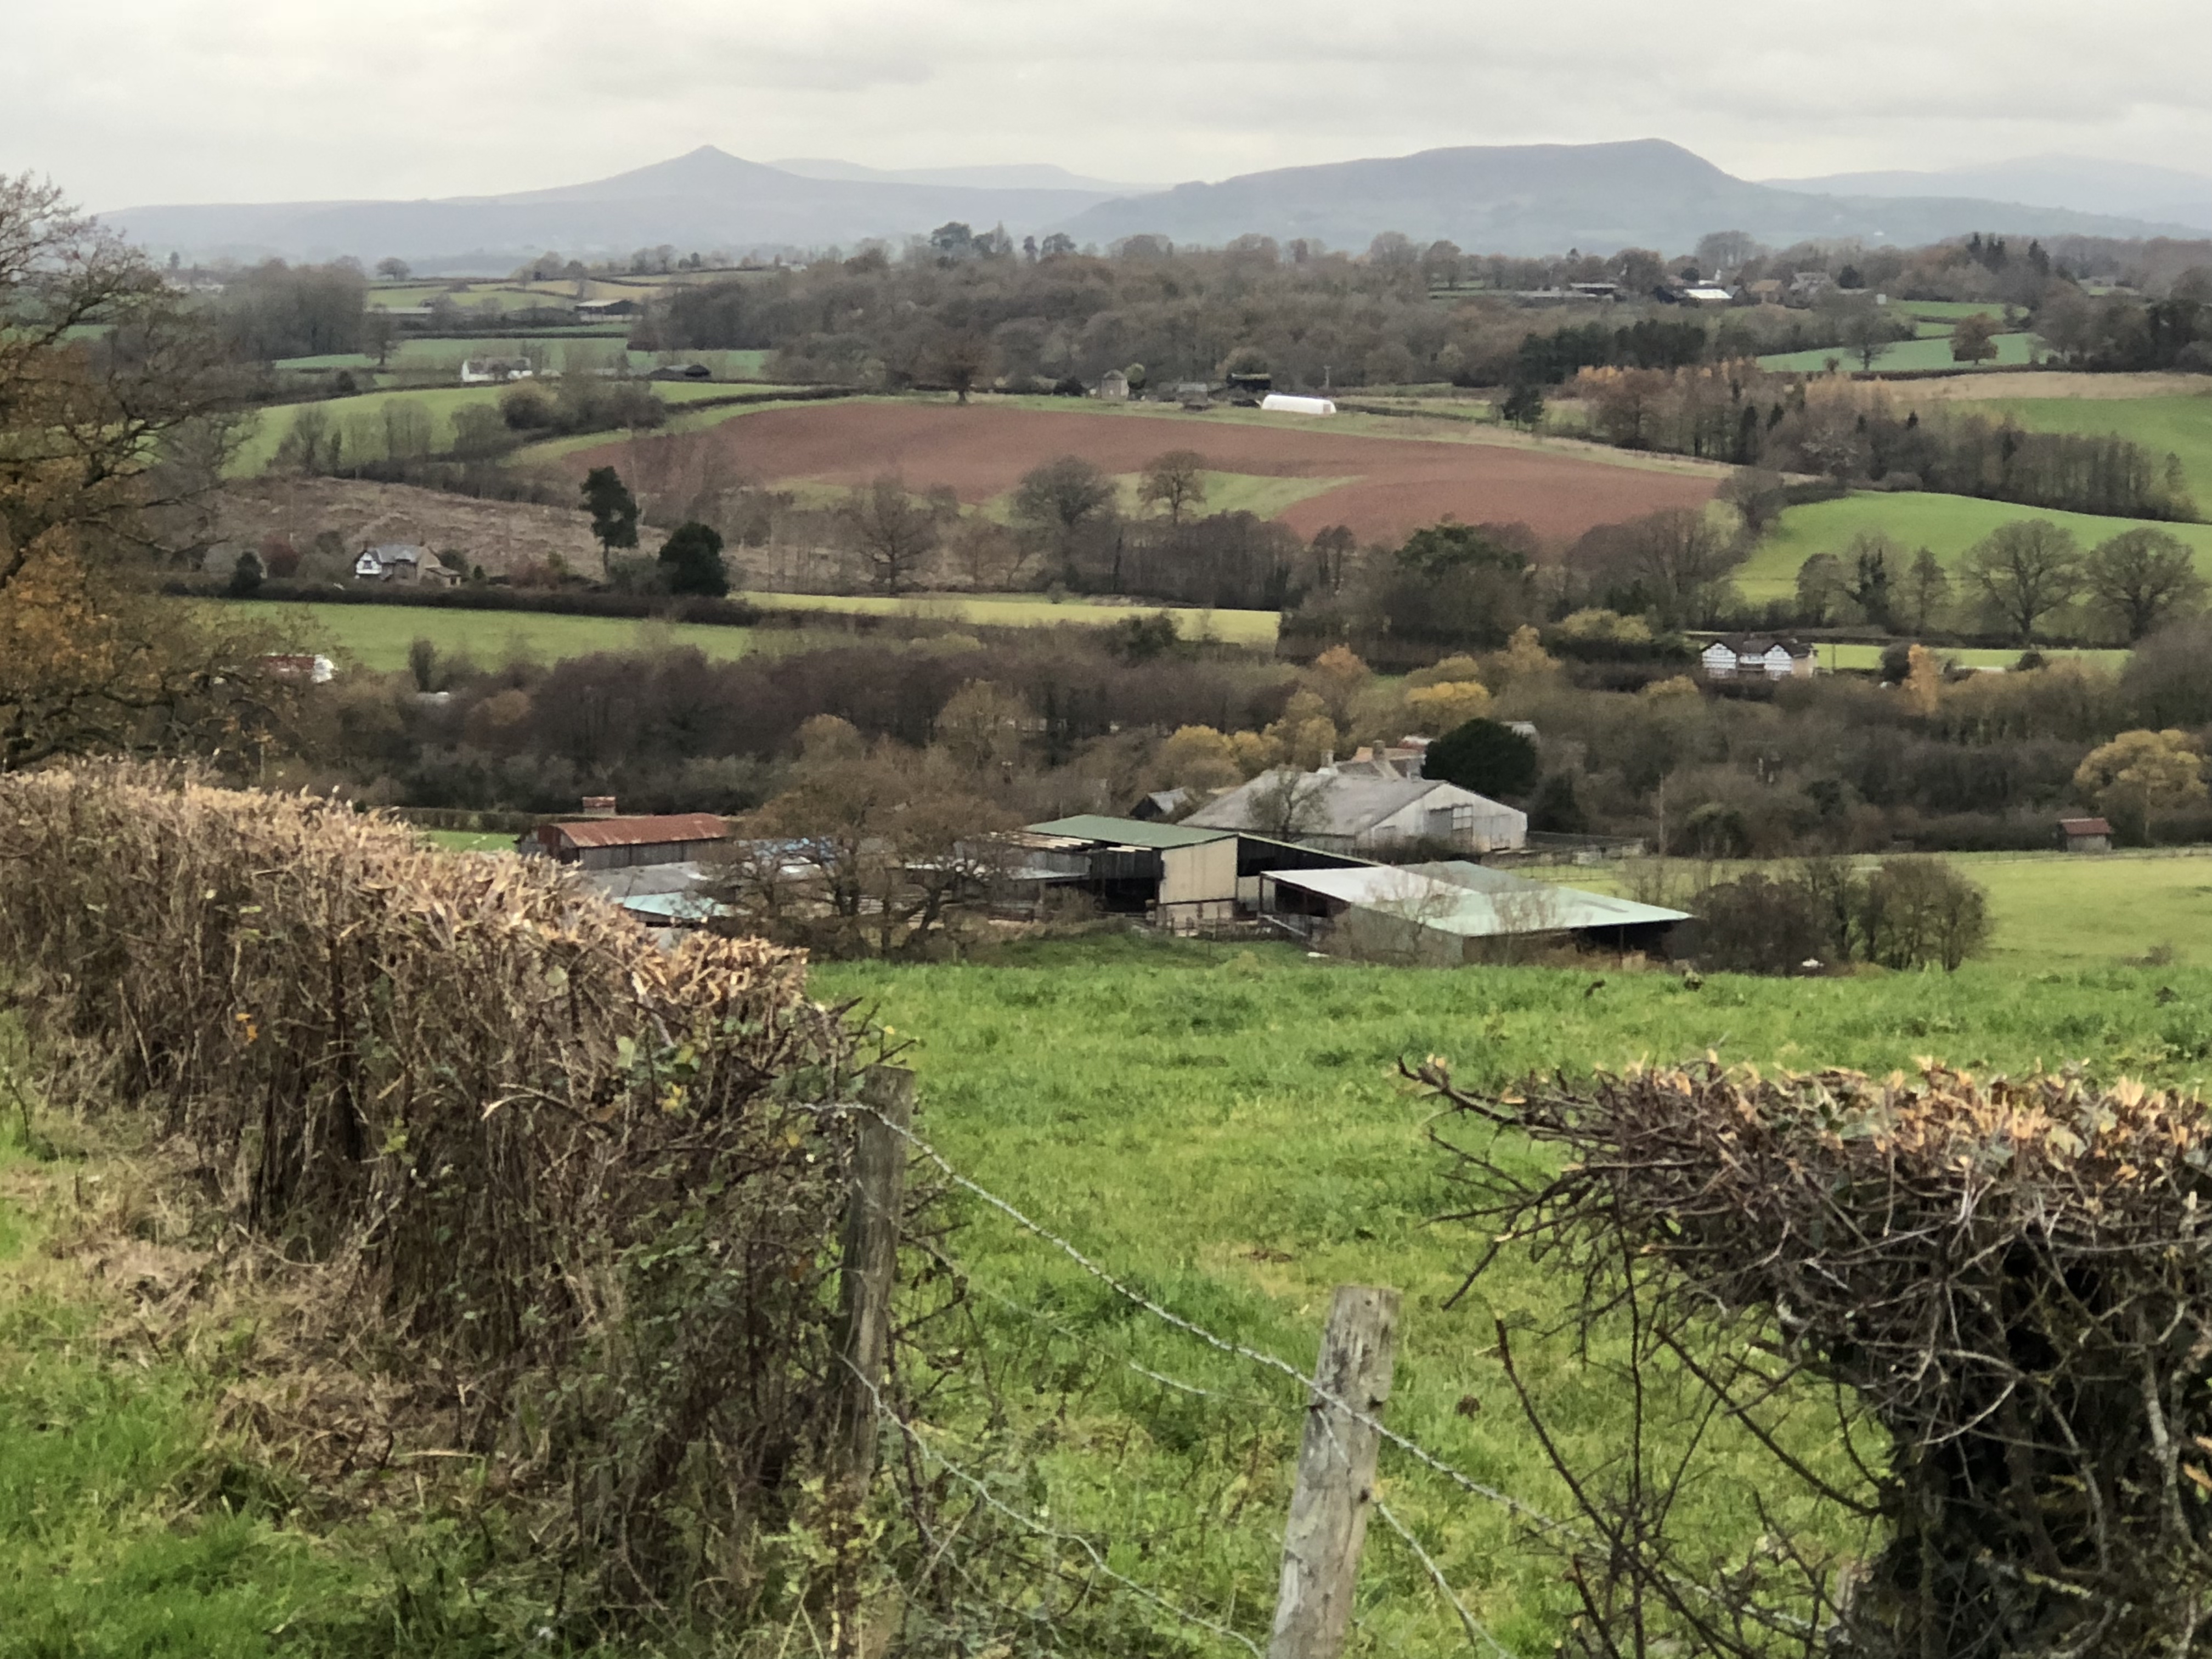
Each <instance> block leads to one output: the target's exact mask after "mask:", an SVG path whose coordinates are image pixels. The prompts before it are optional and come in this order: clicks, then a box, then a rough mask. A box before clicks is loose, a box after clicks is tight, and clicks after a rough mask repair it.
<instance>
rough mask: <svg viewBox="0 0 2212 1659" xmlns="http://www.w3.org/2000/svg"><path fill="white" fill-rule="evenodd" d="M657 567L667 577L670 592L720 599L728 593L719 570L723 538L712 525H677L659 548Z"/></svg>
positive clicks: (726, 582)
mask: <svg viewBox="0 0 2212 1659" xmlns="http://www.w3.org/2000/svg"><path fill="white" fill-rule="evenodd" d="M660 568H662V569H663V570H665V572H667V574H668V591H669V592H671V593H696V594H702V595H704V596H705V597H707V598H708V599H720V598H721V597H722V596H723V595H724V594H725V593H727V592H729V591H730V579H729V576H728V574H726V572H725V571H724V570H723V568H722V538H721V536H720V532H717V531H716V530H715V529H714V526H711V525H703V524H699V523H697V522H696V521H695V522H693V523H690V524H683V525H678V526H677V527H676V529H675V531H674V532H672V533H671V535H670V536H669V538H668V539H667V540H666V541H665V542H664V543H662V544H661V546H660Z"/></svg>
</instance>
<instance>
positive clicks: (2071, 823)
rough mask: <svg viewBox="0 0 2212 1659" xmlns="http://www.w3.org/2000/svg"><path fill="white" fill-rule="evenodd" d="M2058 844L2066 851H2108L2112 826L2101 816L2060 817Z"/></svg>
mask: <svg viewBox="0 0 2212 1659" xmlns="http://www.w3.org/2000/svg"><path fill="white" fill-rule="evenodd" d="M2058 845H2059V848H2060V849H2061V850H2062V851H2064V852H2068V853H2109V852H2111V851H2112V825H2111V823H2108V822H2106V820H2105V819H2103V818H2061V819H2059V820H2058Z"/></svg>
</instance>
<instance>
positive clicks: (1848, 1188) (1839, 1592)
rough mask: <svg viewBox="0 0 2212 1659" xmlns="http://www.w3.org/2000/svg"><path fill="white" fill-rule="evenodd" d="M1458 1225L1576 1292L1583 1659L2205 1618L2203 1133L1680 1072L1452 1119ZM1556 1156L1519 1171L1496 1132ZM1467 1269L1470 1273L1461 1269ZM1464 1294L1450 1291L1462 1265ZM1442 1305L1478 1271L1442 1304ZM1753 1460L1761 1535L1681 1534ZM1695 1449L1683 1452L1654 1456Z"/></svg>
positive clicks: (1987, 1088) (1998, 1093)
mask: <svg viewBox="0 0 2212 1659" xmlns="http://www.w3.org/2000/svg"><path fill="white" fill-rule="evenodd" d="M1419 1075H1420V1077H1421V1078H1422V1079H1423V1080H1424V1081H1425V1082H1426V1083H1428V1084H1429V1085H1431V1086H1432V1087H1433V1088H1435V1089H1436V1090H1437V1091H1440V1092H1441V1093H1442V1094H1443V1095H1444V1096H1445V1097H1446V1098H1447V1099H1448V1100H1449V1103H1451V1104H1452V1105H1453V1106H1454V1107H1455V1109H1456V1110H1457V1113H1458V1114H1459V1119H1460V1121H1461V1122H1462V1123H1463V1124H1480V1125H1486V1126H1488V1127H1489V1128H1490V1129H1491V1130H1493V1131H1494V1130H1498V1129H1503V1130H1506V1131H1510V1132H1511V1133H1508V1134H1505V1135H1503V1136H1501V1135H1498V1134H1497V1133H1482V1134H1480V1136H1479V1137H1478V1138H1477V1139H1476V1140H1474V1142H1471V1143H1470V1144H1468V1146H1465V1147H1464V1148H1462V1149H1461V1150H1460V1156H1461V1158H1462V1177H1463V1178H1464V1179H1465V1180H1466V1181H1467V1182H1468V1183H1469V1185H1470V1186H1471V1188H1472V1189H1473V1194H1474V1200H1473V1202H1472V1204H1471V1205H1470V1206H1469V1207H1468V1210H1467V1212H1466V1217H1467V1218H1469V1219H1472V1220H1474V1221H1475V1222H1477V1223H1478V1224H1479V1225H1480V1226H1481V1227H1482V1229H1483V1230H1484V1231H1485V1233H1486V1234H1487V1235H1488V1236H1490V1237H1492V1238H1493V1239H1494V1240H1495V1241H1496V1243H1495V1244H1494V1245H1493V1247H1492V1252H1493V1254H1494V1253H1495V1251H1496V1250H1497V1249H1507V1248H1525V1249H1531V1250H1533V1251H1534V1253H1535V1255H1536V1256H1537V1257H1538V1258H1539V1260H1540V1261H1543V1262H1545V1263H1546V1264H1547V1265H1548V1266H1549V1267H1551V1268H1552V1269H1553V1271H1555V1272H1557V1273H1559V1275H1560V1276H1561V1279H1562V1282H1563V1284H1564V1285H1571V1286H1575V1287H1577V1289H1578V1290H1579V1296H1578V1297H1577V1298H1575V1300H1574V1302H1573V1305H1572V1307H1571V1310H1570V1311H1569V1312H1568V1314H1567V1315H1566V1316H1565V1318H1566V1322H1567V1323H1568V1325H1569V1326H1570V1328H1572V1329H1574V1330H1576V1331H1577V1332H1579V1333H1580V1334H1582V1335H1583V1338H1584V1339H1585V1340H1587V1341H1589V1342H1590V1343H1591V1344H1592V1350H1591V1351H1592V1352H1593V1353H1595V1352H1598V1351H1599V1348H1600V1345H1602V1350H1603V1352H1607V1353H1609V1354H1612V1355H1613V1356H1616V1357H1617V1358H1616V1359H1615V1361H1613V1363H1616V1364H1618V1366H1619V1369H1620V1379H1621V1385H1622V1387H1623V1389H1624V1390H1625V1395H1624V1397H1626V1398H1630V1399H1632V1401H1633V1403H1634V1407H1635V1413H1636V1418H1635V1423H1634V1427H1633V1431H1632V1433H1630V1434H1629V1435H1627V1436H1626V1437H1623V1439H1622V1440H1621V1442H1620V1444H1619V1446H1618V1447H1617V1448H1616V1449H1615V1450H1614V1451H1613V1453H1612V1454H1610V1455H1608V1457H1607V1461H1606V1462H1605V1464H1604V1466H1603V1467H1577V1462H1576V1460H1575V1459H1573V1458H1571V1457H1570V1456H1568V1455H1565V1453H1564V1451H1563V1450H1562V1449H1561V1443H1560V1441H1559V1439H1557V1438H1556V1437H1554V1436H1553V1434H1552V1433H1550V1432H1549V1431H1548V1426H1549V1425H1547V1422H1546V1420H1545V1417H1544V1414H1543V1413H1541V1412H1540V1411H1538V1410H1537V1409H1536V1408H1535V1407H1534V1405H1533V1403H1532V1400H1531V1395H1530V1394H1529V1392H1528V1390H1527V1389H1521V1378H1520V1376H1519V1374H1518V1373H1517V1372H1516V1371H1514V1370H1513V1360H1512V1357H1511V1348H1510V1341H1509V1340H1508V1336H1507V1333H1506V1331H1505V1329H1504V1326H1503V1325H1501V1326H1500V1327H1499V1342H1500V1352H1501V1354H1502V1355H1503V1356H1504V1358H1505V1363H1506V1364H1507V1367H1508V1370H1509V1374H1510V1375H1511V1376H1513V1380H1514V1383H1515V1386H1516V1389H1521V1399H1522V1405H1523V1407H1524V1409H1526V1410H1527V1412H1528V1416H1529V1419H1530V1421H1531V1423H1532V1425H1534V1428H1535V1429H1536V1430H1537V1431H1538V1433H1539V1434H1540V1436H1541V1437H1542V1443H1543V1444H1544V1447H1545V1449H1546V1451H1547V1454H1549V1455H1551V1456H1552V1458H1553V1462H1554V1464H1555V1467H1556V1468H1558V1470H1559V1473H1560V1474H1561V1475H1562V1476H1563V1477H1564V1478H1565V1480H1566V1481H1567V1483H1568V1484H1569V1486H1570V1488H1571V1491H1572V1492H1574V1494H1575V1497H1576V1499H1577V1504H1578V1506H1579V1508H1580V1510H1581V1511H1582V1513H1581V1516H1580V1517H1579V1521H1580V1530H1579V1531H1578V1532H1577V1534H1574V1535H1573V1536H1571V1537H1570V1536H1569V1535H1568V1534H1565V1533H1561V1534H1555V1535H1554V1536H1553V1543H1554V1544H1556V1545H1557V1546H1558V1547H1559V1548H1561V1549H1562V1550H1563V1551H1564V1553H1565V1554H1566V1555H1567V1557H1568V1559H1569V1566H1568V1572H1569V1581H1570V1582H1571V1583H1572V1584H1573V1585H1574V1587H1575V1589H1576V1590H1577V1593H1578V1594H1579V1595H1580V1596H1581V1597H1582V1600H1583V1611H1584V1615H1585V1616H1584V1619H1583V1621H1582V1622H1581V1623H1580V1625H1579V1626H1577V1643H1578V1650H1580V1651H1583V1652H1587V1653H1593V1654H1619V1653H1627V1652H1632V1651H1634V1652H1643V1651H1646V1650H1649V1651H1654V1652H1656V1651H1659V1650H1660V1648H1659V1646H1657V1645H1650V1647H1648V1649H1647V1645H1646V1644H1657V1643H1659V1642H1662V1641H1664V1642H1666V1643H1668V1644H1675V1650H1679V1651H1683V1652H1689V1653H1697V1654H1710V1655H1729V1656H1750V1655H1753V1654H1759V1655H1771V1654H1783V1653H1792V1654H1805V1655H1808V1656H1809V1655H1813V1654H1816V1653H1817V1654H1822V1655H1830V1654H1837V1653H1842V1654H1850V1655H1858V1656H1869V1659H1905V1656H1917V1659H1930V1656H1936V1655H1942V1656H1947V1659H1961V1656H1972V1655H1980V1654H1990V1655H1995V1654H2038V1655H2059V1654H2075V1655H2087V1654H2097V1655H2106V1656H2112V1655H2130V1656H2132V1655H2145V1656H2148V1655H2153V1654H2158V1655H2176V1656H2179V1655H2186V1654H2191V1653H2199V1652H2202V1651H2203V1650H2204V1648H2205V1644H2206V1637H2207V1627H2208V1613H2212V1473H2208V1471H2212V1388H2208V1384H2209V1383H2212V1311H2208V1310H2212V1238H2208V1234H2207V1230H2206V1225H2205V1219H2206V1216H2207V1213H2208V1208H2212V1206H2208V1203H2207V1200H2212V1112H2209V1111H2208V1109H2207V1107H2206V1106H2205V1104H2204V1103H2203V1102H2201V1101H2197V1100H2194V1099H2191V1098H2187V1097H2180V1096H2177V1095H2174V1094H2169V1093H2162V1092H2154V1091H2149V1090H2146V1089H2144V1088H2142V1087H2141V1086H2140V1085H2134V1084H2130V1083H2124V1082H2123V1083H2120V1084H2118V1085H2114V1086H2113V1087H2112V1088H2110V1089H2100V1088H2098V1087H2096V1086H2093V1085H2092V1084H2090V1083H2089V1082H2088V1081H2087V1080H2086V1079H2083V1078H2081V1077H2080V1076H2078V1075H2075V1074H2072V1073H2065V1074H2061V1075H2055V1076H2052V1075H2036V1076H2032V1077H2027V1078H2023V1079H2007V1078H2002V1077H1996V1078H1988V1079H1978V1078H1974V1077H1971V1076H1968V1075H1966V1074H1965V1073H1960V1072H1956V1071H1953V1070H1950V1069H1948V1068H1945V1067H1943V1066H1938V1065H1936V1064H1935V1063H1934V1062H1932V1061H1931V1062H1926V1063H1925V1064H1924V1065H1923V1072H1922V1074H1921V1075H1920V1076H1919V1077H1917V1078H1907V1077H1905V1076H1902V1075H1893V1076H1891V1077H1888V1078H1883V1079H1876V1078H1869V1077H1865V1076H1862V1075H1859V1074H1857V1073H1844V1072H1830V1073H1821V1074H1819V1075H1817V1076H1793V1075H1789V1074H1783V1075H1779V1076H1776V1077H1771V1078H1768V1077H1761V1076H1759V1074H1757V1073H1753V1072H1750V1071H1735V1072H1731V1071H1726V1070H1723V1068H1721V1067H1720V1066H1718V1065H1717V1064H1710V1063H1709V1064H1707V1065H1705V1066H1699V1067H1695V1068H1692V1069H1690V1070H1687V1071H1669V1070H1639V1071H1634V1072H1631V1073H1627V1074H1625V1075H1620V1076H1601V1077H1599V1078H1598V1079H1595V1081H1594V1082H1590V1083H1587V1084H1570V1083H1568V1082H1566V1081H1565V1080H1564V1079H1541V1078H1539V1079H1529V1080H1528V1082H1527V1083H1525V1084H1524V1085H1522V1086H1521V1087H1520V1088H1519V1089H1517V1090H1515V1091H1509V1092H1506V1093H1504V1094H1502V1095H1499V1096H1497V1097H1487V1098H1486V1097H1477V1096H1474V1095H1470V1094H1468V1093H1464V1092H1462V1091H1458V1090H1456V1089H1455V1088H1454V1087H1453V1085H1452V1084H1451V1079H1450V1077H1449V1073H1447V1072H1446V1071H1445V1069H1444V1068H1443V1066H1442V1065H1441V1063H1440V1062H1437V1061H1435V1060H1431V1061H1430V1062H1429V1063H1428V1064H1427V1065H1426V1066H1424V1067H1423V1068H1421V1071H1420V1073H1419ZM1522 1137H1526V1138H1527V1140H1533V1141H1534V1142H1535V1143H1536V1144H1537V1145H1538V1146H1541V1147H1544V1148H1547V1149H1551V1156H1547V1157H1546V1158H1542V1159H1541V1160H1539V1161H1536V1162H1534V1163H1533V1164H1532V1162H1531V1161H1530V1160H1529V1159H1528V1158H1527V1156H1526V1154H1525V1152H1523V1151H1522V1150H1519V1149H1520V1148H1521V1147H1522V1146H1525V1144H1526V1142H1525V1141H1524V1140H1523V1139H1522ZM1486 1260H1487V1258H1486ZM1476 1271H1477V1273H1480V1267H1478V1268H1477V1270H1476ZM1470 1282H1471V1283H1472V1282H1473V1281H1472V1279H1471V1280H1470ZM1723 1425H1725V1426H1727V1427H1729V1430H1730V1431H1731V1432H1733V1431H1735V1429H1739V1428H1740V1429H1741V1430H1742V1431H1745V1432H1746V1433H1747V1434H1748V1435H1750V1436H1751V1437H1752V1439H1753V1441H1754V1442H1755V1443H1756V1444H1757V1445H1758V1446H1759V1448H1761V1449H1763V1451H1764V1453H1765V1465H1766V1468H1767V1470H1768V1478H1767V1479H1765V1480H1763V1481H1761V1482H1760V1483H1759V1484H1758V1485H1757V1486H1755V1487H1754V1488H1753V1491H1752V1492H1750V1493H1749V1494H1748V1495H1747V1498H1746V1500H1745V1501H1747V1502H1749V1503H1752V1504H1756V1505H1757V1506H1758V1507H1759V1512H1760V1514H1761V1515H1762V1517H1763V1518H1764V1519H1765V1525H1766V1536H1765V1538H1763V1539H1762V1540H1761V1541H1760V1543H1759V1547H1758V1548H1757V1550H1755V1551H1754V1552H1753V1553H1752V1554H1751V1555H1750V1556H1749V1557H1747V1559H1740V1560H1723V1559H1717V1558H1716V1557H1714V1556H1713V1555H1712V1554H1711V1552H1710V1551H1707V1550H1705V1549H1703V1548H1701V1547H1700V1545H1699V1541H1697V1540H1695V1539H1694V1538H1692V1537H1690V1536H1687V1535H1686V1534H1685V1532H1684V1529H1683V1528H1682V1527H1681V1525H1680V1522H1679V1521H1678V1520H1677V1519H1676V1516H1677V1513H1678V1509H1679V1506H1680V1500H1681V1498H1682V1497H1683V1495H1684V1493H1685V1492H1686V1491H1687V1490H1688V1489H1689V1487H1690V1486H1691V1485H1692V1483H1694V1481H1695V1480H1697V1479H1698V1478H1699V1476H1698V1474H1697V1473H1696V1470H1695V1468H1694V1462H1695V1460H1693V1459H1692V1458H1691V1457H1690V1456H1688V1455H1685V1454H1683V1453H1682V1452H1681V1451H1680V1448H1681V1446H1683V1445H1684V1444H1685V1443H1689V1444H1694V1443H1696V1442H1697V1441H1698V1440H1701V1439H1703V1438H1705V1437H1707V1436H1708V1435H1710V1434H1712V1433H1716V1432H1718V1431H1719V1429H1720V1428H1721V1427H1722V1426H1723ZM1686 1431H1694V1434H1693V1435H1692V1438H1691V1439H1690V1440H1689V1441H1687V1442H1686V1441H1685V1440H1684V1438H1683V1433H1684V1432H1686Z"/></svg>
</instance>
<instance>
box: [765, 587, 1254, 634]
mask: <svg viewBox="0 0 2212 1659" xmlns="http://www.w3.org/2000/svg"><path fill="white" fill-rule="evenodd" d="M741 597H742V598H744V599H745V600H747V601H748V602H749V603H750V604H753V605H761V606H763V607H765V608H767V609H769V610H771V611H847V612H853V613H856V614H860V615H863V616H876V617H921V618H925V619H927V620H930V621H937V622H963V623H975V624H977V625H980V626H990V627H999V628H1039V627H1051V626H1054V624H1057V623H1077V624H1080V625H1084V626H1097V627H1104V626H1108V625H1109V624H1111V623H1117V622H1121V621H1124V620H1126V619H1127V618H1128V617H1148V616H1151V615H1152V614H1154V613H1155V612H1156V611H1162V610H1164V611H1166V612H1167V613H1168V615H1170V617H1174V618H1175V619H1176V631H1177V632H1179V633H1180V634H1181V635H1182V637H1183V638H1185V639H1187V640H1197V639H1216V640H1225V641H1229V642H1230V643H1231V644H1233V645H1265V646H1273V644H1274V642H1275V627H1276V623H1277V622H1278V621H1279V618H1278V617H1277V616H1276V614H1275V613H1274V612H1273V611H1196V610H1189V609H1182V608H1178V607H1176V606H1173V605H1097V604H1089V603H1086V602H1085V601H1083V600H1081V599H1067V600H1065V601H1062V602H1060V603H1054V601H1053V600H1051V599H1045V598H1042V597H1037V596H1034V595H1023V594H1009V595H1006V596H1003V597H1002V596H1000V595H999V594H995V593H923V594H915V595H912V596H910V597H908V598H906V599H882V598H876V597H872V596H868V595H860V596H848V595H843V594H834V593H750V592H749V593H745V594H744V595H742V596H741Z"/></svg>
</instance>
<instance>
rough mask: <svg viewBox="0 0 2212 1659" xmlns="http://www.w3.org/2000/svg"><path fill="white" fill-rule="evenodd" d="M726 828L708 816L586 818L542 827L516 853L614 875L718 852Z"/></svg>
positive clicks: (525, 838) (522, 840)
mask: <svg viewBox="0 0 2212 1659" xmlns="http://www.w3.org/2000/svg"><path fill="white" fill-rule="evenodd" d="M729 833H730V829H729V825H728V824H727V823H725V822H723V820H722V819H720V818H718V817H715V816H714V814H713V813H712V812H676V813H671V814H668V815H666V816H665V817H634V818H586V819H578V820H574V821H572V822H570V823H545V824H540V825H539V826H538V828H537V829H533V830H532V831H531V832H530V833H529V834H527V835H526V836H522V837H521V838H520V840H518V841H517V842H515V843H514V850H515V851H516V852H518V853H521V854H526V855H528V856H532V857H538V858H550V859H551V860H553V861H554V862H555V863H556V864H573V865H574V866H577V867H578V868H579V869H583V870H617V869H624V868H627V867H629V866H632V865H641V864H688V863H690V862H692V861H694V860H697V859H700V858H702V857H703V856H704V855H705V854H708V852H710V851H712V850H713V849H714V848H717V847H720V845H721V844H722V843H723V842H725V841H726V839H727V838H728V836H729Z"/></svg>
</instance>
